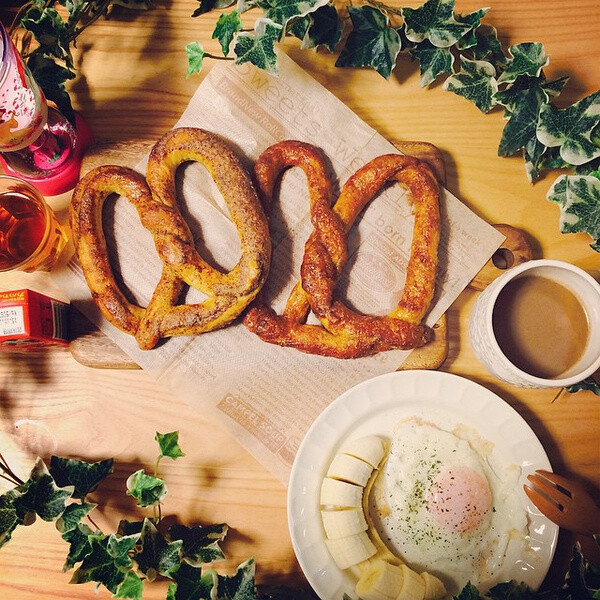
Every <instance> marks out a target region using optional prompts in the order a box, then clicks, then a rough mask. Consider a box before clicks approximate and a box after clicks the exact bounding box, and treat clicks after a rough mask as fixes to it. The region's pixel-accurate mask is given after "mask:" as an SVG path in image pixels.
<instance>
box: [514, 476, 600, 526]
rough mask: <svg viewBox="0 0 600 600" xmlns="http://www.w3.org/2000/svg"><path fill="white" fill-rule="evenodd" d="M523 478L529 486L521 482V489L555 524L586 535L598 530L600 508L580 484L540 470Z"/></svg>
mask: <svg viewBox="0 0 600 600" xmlns="http://www.w3.org/2000/svg"><path fill="white" fill-rule="evenodd" d="M527 479H528V480H529V482H530V483H531V484H532V487H530V486H528V485H524V486H523V488H524V490H525V493H526V494H527V496H529V499H530V500H531V501H532V502H533V503H534V504H535V505H536V506H537V507H538V508H539V509H540V511H541V512H542V513H543V514H544V515H546V516H547V517H548V518H549V519H550V520H551V521H553V522H554V523H556V524H557V525H558V526H559V527H562V528H563V529H568V530H569V531H573V532H575V533H578V534H581V535H586V536H591V535H593V534H594V533H600V508H599V507H598V504H597V503H596V502H595V500H594V499H593V498H592V495H591V494H590V493H589V492H588V491H587V490H586V489H585V488H584V487H583V486H582V485H581V484H579V483H576V482H574V481H571V480H570V479H567V478H566V477H562V476H561V475H557V474H556V473H551V472H549V471H543V470H538V471H536V472H535V473H534V474H532V475H528V476H527Z"/></svg>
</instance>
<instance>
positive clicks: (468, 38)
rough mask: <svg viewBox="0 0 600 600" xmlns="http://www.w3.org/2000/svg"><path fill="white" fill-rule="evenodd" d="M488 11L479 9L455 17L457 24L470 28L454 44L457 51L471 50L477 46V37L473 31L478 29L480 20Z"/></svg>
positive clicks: (487, 9)
mask: <svg viewBox="0 0 600 600" xmlns="http://www.w3.org/2000/svg"><path fill="white" fill-rule="evenodd" d="M489 10H490V9H489V8H480V9H479V10H476V11H474V12H472V13H469V14H467V15H456V20H457V21H458V22H459V23H464V24H465V25H469V26H470V27H471V30H470V31H468V32H467V33H466V34H465V35H463V37H461V38H460V40H458V42H457V43H456V47H457V48H458V49H459V50H465V49H466V48H471V47H473V46H476V45H477V36H476V35H475V30H476V29H477V28H478V27H479V25H480V24H481V19H483V17H485V15H486V14H487V13H488V11H489Z"/></svg>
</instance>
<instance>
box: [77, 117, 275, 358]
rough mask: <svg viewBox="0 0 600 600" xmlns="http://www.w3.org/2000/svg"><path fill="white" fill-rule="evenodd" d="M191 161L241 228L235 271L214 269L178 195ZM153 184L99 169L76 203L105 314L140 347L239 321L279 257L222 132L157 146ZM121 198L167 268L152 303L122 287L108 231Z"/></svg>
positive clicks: (84, 258)
mask: <svg viewBox="0 0 600 600" xmlns="http://www.w3.org/2000/svg"><path fill="white" fill-rule="evenodd" d="M185 161H197V162H200V163H202V164H203V165H204V166H205V167H206V168H207V170H208V171H209V173H210V174H211V176H212V178H213V179H214V181H215V183H216V184H217V187H218V188H219V190H220V192H221V194H222V195H223V198H224V200H225V202H226V203H227V206H228V207H229V211H230V214H231V218H232V220H233V222H234V224H235V226H236V227H237V230H238V233H239V236H240V242H241V248H242V255H241V258H240V260H239V261H238V263H237V264H236V266H235V267H234V268H233V269H232V270H231V271H229V272H227V273H222V272H221V271H219V270H217V269H215V268H213V267H211V266H210V265H209V264H208V263H206V261H205V260H204V259H203V258H202V257H201V256H200V255H199V253H198V252H197V250H196V249H195V247H194V240H193V237H192V234H191V232H190V230H189V227H188V226H187V223H186V222H185V220H184V219H183V217H182V216H181V213H180V211H179V208H178V205H177V198H176V194H175V171H176V169H177V167H178V166H179V165H180V164H181V163H183V162H185ZM146 180H147V184H146V181H145V180H144V178H143V177H142V176H141V175H140V174H138V173H136V172H135V171H132V170H131V169H126V168H124V167H117V166H104V167H98V168H96V169H94V170H93V171H91V172H90V173H88V174H87V175H86V176H85V177H84V178H83V179H82V180H81V181H80V182H79V184H78V185H77V187H76V188H75V191H74V193H73V200H72V203H71V227H72V230H73V238H74V242H75V248H76V250H77V253H78V255H79V260H80V262H81V266H82V269H83V272H84V274H85V277H86V280H87V283H88V286H89V287H90V290H91V292H92V296H93V297H94V300H95V302H96V304H97V305H98V307H99V308H100V310H101V312H102V314H103V315H104V316H105V317H106V318H107V319H108V320H109V321H110V322H111V323H113V325H115V326H116V327H118V328H119V329H121V330H123V331H125V332H127V333H130V334H132V335H135V337H136V340H137V342H138V345H139V346H140V348H142V349H144V350H146V349H150V348H153V347H154V346H155V345H156V343H157V342H158V340H159V339H160V338H161V337H169V336H174V335H191V334H197V333H203V332H206V331H212V330H213V329H216V328H218V327H222V326H224V325H226V324H228V323H229V322H231V321H232V320H233V319H235V318H236V317H237V316H238V315H239V314H240V313H241V312H242V310H244V308H246V306H247V305H248V304H249V303H250V302H251V301H252V300H253V299H254V297H255V296H256V294H257V293H258V292H259V290H260V288H261V287H262V285H263V283H264V281H265V279H266V277H267V273H268V270H269V265H270V260H271V242H270V238H269V231H268V224H267V220H266V217H265V214H264V211H263V209H262V206H261V204H260V201H259V199H258V197H257V195H256V192H255V190H254V188H253V186H252V182H251V181H250V178H249V177H248V175H247V173H246V172H245V171H244V169H243V168H242V166H241V165H240V163H239V160H238V159H237V157H236V156H235V154H234V153H233V152H232V150H231V149H230V148H229V146H227V144H225V142H223V141H222V140H221V139H220V138H219V137H217V136H216V135H214V134H212V133H209V132H207V131H203V130H201V129H194V128H181V129H174V130H172V131H170V132H169V133H167V134H166V135H165V136H163V137H162V138H161V139H160V140H159V141H158V142H157V144H156V145H155V146H154V147H153V149H152V151H151V153H150V158H149V160H148V167H147V174H146ZM113 193H117V194H120V195H122V196H124V197H125V198H127V199H128V200H129V201H130V202H131V203H132V204H133V205H134V206H135V208H136V209H137V212H138V214H139V217H140V221H141V223H142V225H143V226H144V227H145V228H146V229H148V230H149V231H150V233H151V234H152V238H153V240H154V244H155V247H156V250H157V252H158V255H159V257H160V259H161V260H162V262H163V269H162V274H161V277H160V280H159V282H158V284H157V286H156V289H155V290H154V293H153V295H152V298H151V300H150V302H149V303H148V306H147V307H146V308H145V309H144V308H141V307H139V306H137V305H135V304H131V303H130V302H129V301H128V300H127V299H126V298H125V296H124V294H123V292H122V291H121V290H120V289H119V287H118V285H117V283H116V282H115V279H114V275H113V273H112V269H111V266H110V263H109V260H108V251H107V247H106V239H105V237H104V231H103V228H102V206H103V204H104V201H105V200H106V198H107V197H108V196H109V195H111V194H113ZM185 284H187V285H189V286H191V287H193V288H195V289H197V290H199V291H201V292H203V293H204V294H206V296H207V299H206V300H205V301H203V302H201V303H199V304H191V305H188V304H183V305H177V304H176V303H177V301H178V299H179V296H180V295H181V292H182V291H183V288H184V285H185Z"/></svg>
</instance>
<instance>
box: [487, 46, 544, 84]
mask: <svg viewBox="0 0 600 600" xmlns="http://www.w3.org/2000/svg"><path fill="white" fill-rule="evenodd" d="M508 52H509V54H510V55H511V56H512V60H509V61H507V63H506V69H505V70H504V73H502V75H500V77H499V78H498V83H512V82H513V81H515V80H516V79H517V77H519V75H529V76H530V77H539V76H540V74H541V72H542V69H543V68H544V67H545V66H547V65H548V63H549V62H550V59H549V58H548V57H547V56H546V51H545V50H544V45H543V44H540V43H539V42H525V43H523V44H516V45H515V46H511V47H510V48H509V49H508Z"/></svg>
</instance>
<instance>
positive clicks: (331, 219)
mask: <svg viewBox="0 0 600 600" xmlns="http://www.w3.org/2000/svg"><path fill="white" fill-rule="evenodd" d="M290 166H298V167H300V168H301V169H303V171H304V172H305V174H306V176H307V180H308V187H309V194H310V205H311V222H312V225H313V227H314V230H313V232H312V233H311V235H310V237H309V239H308V241H307V242H306V246H305V252H304V258H303V261H302V267H301V271H300V274H301V280H300V281H299V282H298V283H297V284H296V286H295V287H294V288H293V290H292V292H291V294H290V296H289V298H288V300H287V303H286V306H285V309H284V311H283V314H282V315H277V314H275V312H274V311H273V310H272V309H271V308H269V307H267V306H266V305H265V304H264V303H263V302H262V300H259V298H257V300H256V301H255V302H254V304H253V306H252V307H251V309H250V310H249V311H248V313H247V314H246V316H245V318H244V323H245V325H246V326H247V327H248V329H250V331H253V332H254V333H256V334H257V335H259V337H260V338H261V339H263V340H265V341H267V342H270V343H273V344H279V345H281V346H292V347H294V348H296V349H298V350H301V351H303V352H309V353H313V354H320V355H324V356H331V357H336V358H358V357H360V356H366V355H370V354H374V353H377V352H381V351H383V350H391V349H394V348H400V349H409V348H416V347H418V346H422V345H424V344H425V343H427V342H428V341H429V340H430V339H431V336H432V333H431V330H430V329H429V328H428V327H426V326H424V325H421V324H420V323H421V320H422V319H423V317H424V316H425V314H426V312H427V310H428V308H429V305H430V303H431V300H432V298H433V293H434V289H435V274H436V268H437V247H438V243H439V236H440V217H439V203H438V199H439V187H438V184H437V181H436V179H435V176H434V175H433V173H432V172H431V170H430V169H429V167H428V166H427V165H426V164H425V163H423V162H421V161H419V160H417V159H415V158H412V157H408V156H400V155H393V154H390V155H384V156H379V157H377V158H375V159H373V160H372V161H370V162H369V163H368V164H366V165H365V166H364V167H362V168H361V169H359V170H358V171H357V172H356V173H355V174H354V175H352V176H351V177H350V179H349V180H348V181H347V182H346V184H345V185H344V187H343V189H342V192H341V194H340V196H339V198H338V200H337V202H336V203H335V205H334V206H333V208H330V207H331V203H332V197H333V194H332V190H331V183H330V181H329V177H328V174H327V171H326V168H325V165H324V163H323V159H322V158H321V156H320V154H319V153H318V151H317V149H316V148H314V147H313V146H310V145H309V144H304V143H302V142H282V143H279V144H275V145H274V146H271V147H270V148H268V149H267V150H266V151H265V152H264V153H263V154H262V155H261V157H260V158H259V159H258V161H257V163H256V165H255V178H256V181H257V184H258V188H259V191H260V194H261V196H262V199H263V204H264V205H265V206H266V207H267V209H270V205H271V204H272V202H273V191H274V187H275V182H276V181H277V178H278V177H279V175H280V174H281V172H282V171H283V170H284V169H285V168H287V167H290ZM390 180H394V181H398V182H400V183H402V184H403V185H405V186H406V187H408V189H409V191H410V197H411V202H412V205H413V212H414V218H415V225H414V234H413V242H412V247H411V255H410V259H409V262H408V266H407V272H406V282H405V287H404V292H403V294H402V297H401V299H400V301H399V303H398V306H397V307H396V308H395V309H394V310H393V311H392V312H391V313H390V314H389V315H386V316H369V315H361V314H358V313H356V312H355V311H353V310H351V309H350V308H348V306H346V305H345V304H344V303H343V302H342V301H341V300H339V299H337V298H336V297H335V285H336V283H337V280H338V278H339V276H340V274H341V272H342V269H343V267H344V264H345V263H346V260H347V249H346V235H347V233H348V232H349V230H350V229H351V227H352V225H353V223H354V221H355V219H356V218H357V216H358V215H359V214H360V212H361V211H362V210H363V208H364V207H365V206H366V204H368V202H370V201H371V200H372V199H373V197H374V196H375V195H376V194H377V192H378V191H379V190H380V189H381V187H382V186H383V185H384V184H385V183H386V182H387V181H390ZM311 309H312V311H313V313H314V314H315V316H316V317H317V318H318V319H319V321H320V322H321V324H322V326H319V325H310V324H307V323H306V319H307V317H308V314H309V311H310V310H311Z"/></svg>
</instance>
